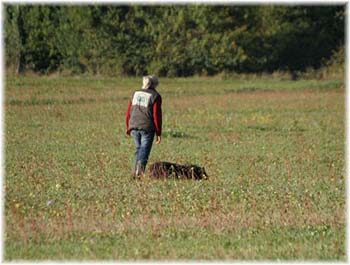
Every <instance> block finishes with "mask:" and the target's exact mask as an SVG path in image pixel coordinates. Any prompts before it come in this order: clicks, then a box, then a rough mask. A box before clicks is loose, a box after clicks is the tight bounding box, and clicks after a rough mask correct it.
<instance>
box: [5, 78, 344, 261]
mask: <svg viewBox="0 0 350 265" xmlns="http://www.w3.org/2000/svg"><path fill="white" fill-rule="evenodd" d="M140 85H141V82H140V80H139V79H135V78H120V79H113V78H88V77H86V78H83V77H80V78H68V77H67V78H58V77H40V78H38V77H37V78H33V77H21V78H13V77H9V78H8V79H7V80H6V85H5V102H4V110H5V127H4V130H5V171H6V176H5V179H4V183H5V191H6V195H5V222H6V228H5V235H4V244H5V248H4V254H5V257H4V258H5V260H7V261H10V260H96V259H105V260H111V259H113V260H115V259H117V260H145V259H147V260H148V259H156V260H193V259H194V260H310V261H314V260H322V261H326V260H337V261H339V260H340V261H345V258H346V257H345V178H344V175H345V172H344V171H345V151H344V143H345V135H344V132H345V124H344V120H345V96H344V84H343V82H341V81H337V80H330V81H329V80H328V81H321V80H306V81H303V80H299V81H293V82H292V81H281V80H274V79H270V80H269V79H266V78H265V79H261V80H259V79H255V80H252V81H248V80H235V79H225V80H220V79H218V78H189V79H186V78H179V79H160V86H159V92H160V93H161V94H162V96H163V132H164V133H163V141H162V143H161V144H160V145H154V147H153V150H152V153H151V157H150V161H149V163H152V162H155V161H158V160H162V161H171V162H177V163H194V164H198V165H201V166H205V168H206V171H207V173H208V175H209V177H210V179H209V180H208V181H174V180H169V181H152V180H150V179H144V180H142V181H138V182H135V181H133V180H132V179H131V165H132V158H133V153H134V146H133V141H132V139H131V138H128V137H126V136H125V134H124V131H125V125H124V124H125V120H124V119H125V118H124V114H125V111H126V107H127V102H128V98H129V96H130V95H131V93H132V92H133V90H134V89H137V88H139V87H140Z"/></svg>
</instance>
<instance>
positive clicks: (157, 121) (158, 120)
mask: <svg viewBox="0 0 350 265" xmlns="http://www.w3.org/2000/svg"><path fill="white" fill-rule="evenodd" d="M131 106H132V101H131V100H129V104H128V110H127V111H126V113H125V120H126V133H127V134H130V128H129V121H130V110H131ZM153 122H154V127H155V132H156V135H158V136H161V135H162V97H160V96H159V97H157V98H156V100H155V101H154V103H153Z"/></svg>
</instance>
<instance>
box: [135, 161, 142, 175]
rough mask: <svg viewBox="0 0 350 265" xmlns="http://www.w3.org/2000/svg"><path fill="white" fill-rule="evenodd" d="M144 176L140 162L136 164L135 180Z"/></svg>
mask: <svg viewBox="0 0 350 265" xmlns="http://www.w3.org/2000/svg"><path fill="white" fill-rule="evenodd" d="M143 175H144V167H143V166H142V163H141V161H138V162H137V165H136V172H135V179H140V178H141V177H142V176H143Z"/></svg>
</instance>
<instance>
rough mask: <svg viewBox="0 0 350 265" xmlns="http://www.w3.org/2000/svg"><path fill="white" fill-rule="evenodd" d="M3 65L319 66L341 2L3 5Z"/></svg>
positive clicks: (123, 68) (140, 70)
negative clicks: (337, 3) (290, 3)
mask: <svg viewBox="0 0 350 265" xmlns="http://www.w3.org/2000/svg"><path fill="white" fill-rule="evenodd" d="M5 10H6V12H5V15H6V18H5V33H6V36H5V47H6V52H5V55H6V66H7V69H8V70H11V71H15V72H16V73H21V72H24V71H28V70H29V71H34V72H38V73H50V72H55V71H60V72H66V73H72V74H80V73H91V74H107V75H141V74H147V73H155V74H158V75H160V76H191V75H213V74H217V73H221V72H228V73H231V72H238V73H243V72H244V73H252V72H254V73H257V72H273V71H276V70H278V71H290V72H292V73H295V72H298V71H304V70H306V69H308V68H318V67H320V66H322V64H324V63H325V61H326V60H328V59H329V58H330V57H331V56H332V54H334V53H335V52H336V51H337V50H339V49H341V48H342V47H343V46H344V16H345V8H344V6H336V5H332V6H266V5H263V6H233V5H226V6H206V5H188V6H176V5H175V6H173V5H164V6H144V5H143V6H135V5H129V6H126V5H123V6H118V5H110V6H105V5H89V6H73V5H6V6H5Z"/></svg>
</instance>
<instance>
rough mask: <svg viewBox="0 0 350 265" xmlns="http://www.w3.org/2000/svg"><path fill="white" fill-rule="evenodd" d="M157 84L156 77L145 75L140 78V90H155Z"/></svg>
mask: <svg viewBox="0 0 350 265" xmlns="http://www.w3.org/2000/svg"><path fill="white" fill-rule="evenodd" d="M158 84H159V81H158V77H156V76H155V75H147V76H144V77H143V78H142V89H149V88H151V87H153V88H156V86H158Z"/></svg>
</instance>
